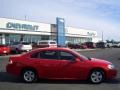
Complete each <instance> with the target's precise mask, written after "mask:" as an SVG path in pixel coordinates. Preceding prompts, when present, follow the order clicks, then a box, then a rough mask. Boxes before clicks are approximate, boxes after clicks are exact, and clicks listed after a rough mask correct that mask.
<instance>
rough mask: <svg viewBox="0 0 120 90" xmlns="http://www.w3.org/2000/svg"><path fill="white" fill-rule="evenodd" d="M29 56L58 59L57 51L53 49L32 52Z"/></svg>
mask: <svg viewBox="0 0 120 90" xmlns="http://www.w3.org/2000/svg"><path fill="white" fill-rule="evenodd" d="M31 58H40V59H58V52H57V51H53V50H46V51H41V52H37V53H34V54H32V55H31Z"/></svg>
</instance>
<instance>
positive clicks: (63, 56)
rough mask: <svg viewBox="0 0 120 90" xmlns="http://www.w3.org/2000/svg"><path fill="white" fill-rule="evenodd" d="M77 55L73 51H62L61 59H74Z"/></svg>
mask: <svg viewBox="0 0 120 90" xmlns="http://www.w3.org/2000/svg"><path fill="white" fill-rule="evenodd" d="M74 59H75V56H74V55H73V54H71V53H68V52H65V51H60V60H74Z"/></svg>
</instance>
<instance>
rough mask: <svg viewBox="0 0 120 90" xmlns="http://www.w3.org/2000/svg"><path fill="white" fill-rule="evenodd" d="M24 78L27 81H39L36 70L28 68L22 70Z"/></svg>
mask: <svg viewBox="0 0 120 90" xmlns="http://www.w3.org/2000/svg"><path fill="white" fill-rule="evenodd" d="M22 79H23V80H24V81H25V82H27V83H32V82H35V81H37V74H36V72H35V71H34V70H31V69H26V70H24V71H23V72H22Z"/></svg>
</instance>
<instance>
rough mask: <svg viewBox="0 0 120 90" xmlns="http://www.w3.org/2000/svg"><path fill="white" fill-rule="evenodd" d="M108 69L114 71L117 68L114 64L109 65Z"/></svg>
mask: <svg viewBox="0 0 120 90" xmlns="http://www.w3.org/2000/svg"><path fill="white" fill-rule="evenodd" d="M107 67H108V68H109V69H114V68H115V66H114V65H113V64H109V65H108V66H107Z"/></svg>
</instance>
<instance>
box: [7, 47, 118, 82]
mask: <svg viewBox="0 0 120 90" xmlns="http://www.w3.org/2000/svg"><path fill="white" fill-rule="evenodd" d="M6 71H7V72H8V73H10V74H13V75H16V76H20V77H22V78H23V80H24V81H25V82H34V81H36V80H37V79H38V78H42V79H70V80H87V79H89V80H90V81H91V82H92V83H101V82H102V81H103V80H104V79H113V78H114V77H115V76H116V74H117V70H116V69H115V67H114V65H113V64H112V63H110V62H108V61H105V60H100V59H95V58H91V59H90V58H87V57H85V56H83V55H81V54H79V53H77V52H75V51H73V50H71V49H68V48H62V47H59V48H41V49H36V50H33V51H30V52H27V53H25V54H22V55H20V56H13V57H10V59H9V64H8V65H7V66H6ZM96 78H97V79H96ZM99 79H100V80H99ZM96 80H98V81H96Z"/></svg>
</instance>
